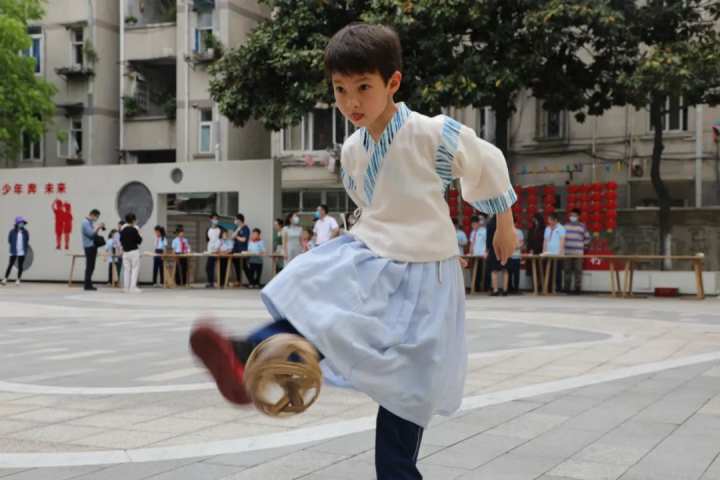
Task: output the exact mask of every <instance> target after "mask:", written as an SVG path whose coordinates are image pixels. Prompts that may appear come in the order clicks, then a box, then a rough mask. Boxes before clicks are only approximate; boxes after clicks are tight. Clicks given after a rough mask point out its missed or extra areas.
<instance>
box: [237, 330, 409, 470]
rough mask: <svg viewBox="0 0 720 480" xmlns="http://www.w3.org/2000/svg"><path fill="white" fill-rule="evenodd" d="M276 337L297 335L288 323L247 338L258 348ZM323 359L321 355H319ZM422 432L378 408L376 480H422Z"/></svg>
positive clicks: (406, 421)
mask: <svg viewBox="0 0 720 480" xmlns="http://www.w3.org/2000/svg"><path fill="white" fill-rule="evenodd" d="M278 333H292V334H295V335H300V333H299V332H298V331H297V329H295V327H293V326H292V324H291V323H290V322H288V321H287V320H279V321H277V322H272V323H269V324H268V325H265V326H264V327H262V328H260V329H259V330H256V331H255V332H253V333H252V334H251V335H250V336H248V338H247V340H248V341H249V342H250V343H252V344H254V345H257V344H259V343H260V342H262V341H263V340H265V339H267V338H269V337H271V336H273V335H277V334H278ZM321 355H322V354H321ZM422 436H423V428H422V427H420V426H418V425H415V424H414V423H412V422H410V421H408V420H405V419H402V418H400V417H398V416H397V415H395V414H394V413H392V412H390V411H388V410H386V409H384V408H383V407H382V406H380V409H379V410H378V415H377V421H376V424H375V470H376V472H377V480H421V479H422V475H421V474H420V471H419V470H418V469H417V458H418V452H419V451H420V443H421V442H422Z"/></svg>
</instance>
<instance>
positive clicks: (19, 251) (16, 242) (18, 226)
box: [2, 217, 30, 285]
mask: <svg viewBox="0 0 720 480" xmlns="http://www.w3.org/2000/svg"><path fill="white" fill-rule="evenodd" d="M25 225H27V220H25V217H15V225H14V226H13V228H12V230H10V233H9V234H8V243H9V244H10V261H9V262H8V266H7V270H5V277H3V279H2V284H3V285H7V280H8V277H9V276H10V272H11V271H12V267H13V265H15V262H17V271H18V275H17V280H15V284H16V285H20V280H21V279H22V274H23V265H24V264H25V255H27V253H28V251H29V249H30V232H28V231H27V229H26V228H25Z"/></svg>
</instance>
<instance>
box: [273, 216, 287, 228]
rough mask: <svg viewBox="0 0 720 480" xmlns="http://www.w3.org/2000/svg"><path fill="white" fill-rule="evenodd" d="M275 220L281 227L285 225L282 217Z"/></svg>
mask: <svg viewBox="0 0 720 480" xmlns="http://www.w3.org/2000/svg"><path fill="white" fill-rule="evenodd" d="M275 221H276V222H277V224H278V225H280V226H281V227H282V226H284V225H285V221H283V219H282V218H276V219H275Z"/></svg>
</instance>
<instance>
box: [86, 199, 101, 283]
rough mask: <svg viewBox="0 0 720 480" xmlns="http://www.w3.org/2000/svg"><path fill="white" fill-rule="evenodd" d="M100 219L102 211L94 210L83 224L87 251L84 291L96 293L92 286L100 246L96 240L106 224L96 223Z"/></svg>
mask: <svg viewBox="0 0 720 480" xmlns="http://www.w3.org/2000/svg"><path fill="white" fill-rule="evenodd" d="M99 218H100V210H98V209H96V208H93V209H92V210H90V213H89V214H88V216H87V217H85V219H84V220H83V222H82V244H83V249H84V250H85V282H84V287H83V288H84V289H85V290H87V291H95V290H97V288H95V287H94V286H93V284H92V276H93V272H94V271H95V261H96V260H97V249H98V245H97V244H96V243H95V238H96V237H97V236H98V232H99V231H101V230H105V224H104V223H98V224H97V225H95V222H97V221H98V219H99Z"/></svg>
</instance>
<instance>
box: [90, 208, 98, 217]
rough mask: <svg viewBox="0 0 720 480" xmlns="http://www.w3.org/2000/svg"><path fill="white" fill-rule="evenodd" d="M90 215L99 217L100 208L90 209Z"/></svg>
mask: <svg viewBox="0 0 720 480" xmlns="http://www.w3.org/2000/svg"><path fill="white" fill-rule="evenodd" d="M90 215H95V216H96V217H99V216H100V210H98V209H97V208H93V209H92V210H90Z"/></svg>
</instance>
